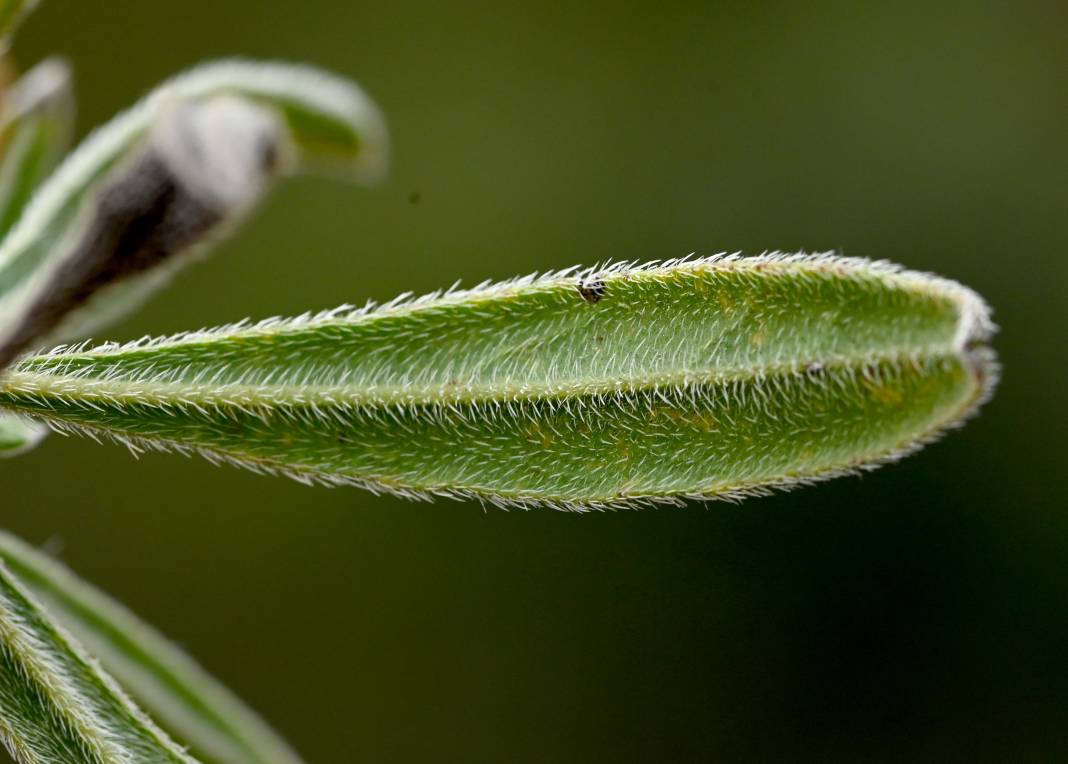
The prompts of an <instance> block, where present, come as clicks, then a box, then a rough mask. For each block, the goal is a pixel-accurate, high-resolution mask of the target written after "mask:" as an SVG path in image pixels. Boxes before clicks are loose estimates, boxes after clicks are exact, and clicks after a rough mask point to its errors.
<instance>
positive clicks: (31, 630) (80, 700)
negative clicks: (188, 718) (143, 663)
mask: <svg viewBox="0 0 1068 764" xmlns="http://www.w3.org/2000/svg"><path fill="white" fill-rule="evenodd" d="M0 739H2V740H3V743H4V745H5V746H6V747H7V750H8V752H9V753H10V754H11V755H12V756H13V757H14V758H15V760H16V761H18V762H20V764H105V762H107V764H111V763H112V762H126V763H127V764H133V763H134V762H136V763H137V764H150V763H156V762H158V763H159V764H179V763H181V764H193V762H194V760H193V759H192V758H190V757H189V756H187V755H186V754H185V753H184V752H183V751H182V750H181V748H179V747H178V746H177V745H175V744H174V743H173V742H172V741H171V740H170V739H169V738H167V736H166V735H165V734H164V733H163V732H162V731H161V730H159V729H158V728H157V727H156V726H155V725H153V723H152V722H151V721H150V720H149V719H148V717H146V716H145V715H144V714H143V713H142V712H141V711H140V710H139V709H137V707H136V706H134V705H133V703H132V702H131V701H130V700H129V699H128V698H127V697H126V696H125V695H123V694H122V691H121V690H120V689H119V688H118V686H117V685H116V684H115V682H114V681H113V680H112V679H111V678H110V677H108V676H107V675H106V674H104V673H103V672H102V671H101V670H100V669H99V668H98V667H97V665H96V664H95V663H94V662H93V660H92V659H91V658H89V657H88V656H87V655H86V654H85V652H84V651H83V650H82V648H81V647H80V646H78V645H77V644H76V643H75V642H74V641H73V639H71V637H70V636H69V635H67V634H66V633H65V632H64V631H63V630H62V629H61V628H60V627H59V626H57V625H56V623H55V622H54V621H52V619H51V618H50V617H49V615H48V614H47V613H46V612H45V611H44V610H43V609H42V608H41V607H40V606H39V605H38V604H37V602H36V601H35V600H34V599H33V598H32V597H31V596H30V595H29V594H28V593H27V592H26V591H25V590H24V589H23V588H22V586H21V584H19V583H18V582H16V581H15V579H14V578H13V577H12V576H11V575H10V574H9V573H8V572H7V571H6V570H5V569H4V568H3V567H2V566H0Z"/></svg>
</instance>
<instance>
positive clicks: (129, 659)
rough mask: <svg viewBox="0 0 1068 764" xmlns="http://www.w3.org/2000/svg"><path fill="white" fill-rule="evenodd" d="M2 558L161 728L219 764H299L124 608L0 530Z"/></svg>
mask: <svg viewBox="0 0 1068 764" xmlns="http://www.w3.org/2000/svg"><path fill="white" fill-rule="evenodd" d="M0 559H3V562H4V563H5V564H6V565H7V567H8V569H9V570H10V571H11V572H12V573H14V574H15V575H16V576H17V577H18V579H19V581H21V582H22V583H23V584H25V585H26V586H27V587H29V589H30V590H31V591H32V592H33V593H34V594H35V595H36V596H37V597H38V598H39V599H40V600H41V602H42V603H43V604H44V606H45V607H46V608H47V609H48V611H49V612H50V613H51V614H52V615H53V616H54V617H55V618H57V619H58V620H59V622H60V623H62V624H63V626H64V627H66V628H67V629H69V630H70V631H71V632H72V633H73V634H74V635H75V636H76V637H77V638H78V639H79V640H80V641H81V643H82V644H83V645H85V646H86V647H87V648H88V649H89V650H90V651H91V652H92V654H93V655H94V656H95V657H96V658H97V659H98V660H100V661H101V663H102V664H103V666H104V667H105V669H107V670H108V671H109V672H111V673H112V674H113V675H114V676H115V677H116V678H117V679H118V680H119V681H120V682H122V685H123V687H125V688H126V689H127V690H129V691H130V692H131V693H132V694H133V695H134V697H136V698H137V699H138V701H139V702H140V703H142V704H143V705H144V707H145V708H146V709H147V710H148V711H149V712H150V713H152V715H153V716H154V717H155V718H156V719H158V720H159V721H160V722H161V723H162V724H163V725H164V726H166V727H168V728H169V729H170V730H171V731H172V732H175V733H177V734H178V735H179V737H180V738H181V739H182V741H183V742H186V743H189V744H190V745H192V746H193V747H194V748H195V749H197V750H198V751H200V752H202V753H203V754H205V756H206V760H207V761H213V762H220V763H222V764H300V761H301V760H300V758H299V757H298V756H297V755H296V754H295V753H294V752H293V751H292V749H291V748H290V747H289V746H288V745H287V744H286V743H285V741H283V740H282V739H281V738H279V737H278V735H277V734H275V733H274V732H273V731H272V730H271V729H270V728H269V727H268V726H267V725H266V724H265V723H264V722H263V721H262V720H261V719H260V718H259V717H258V716H257V715H256V714H255V712H253V711H252V710H251V709H250V708H248V707H247V706H246V705H245V704H244V703H242V702H241V700H239V699H238V698H237V697H236V696H234V694H233V693H231V692H230V691H229V690H228V689H227V688H226V687H224V686H222V685H221V684H220V683H219V682H218V681H217V680H215V679H214V678H212V677H211V676H210V675H209V674H208V673H207V672H205V671H204V669H203V668H201V667H200V666H199V665H197V663H196V662H195V661H193V659H192V658H190V657H189V656H188V655H186V654H185V653H184V652H182V651H181V650H180V649H179V648H178V647H177V646H175V645H174V644H173V643H172V642H170V641H169V640H167V639H166V638H165V637H164V636H163V635H161V634H160V633H159V632H157V631H156V630H155V629H154V628H153V627H152V626H150V625H148V624H147V623H145V622H144V621H142V620H141V619H140V618H138V617H137V616H136V615H135V614H134V613H132V612H130V610H129V609H127V608H126V607H124V606H123V605H122V604H120V603H118V602H116V601H115V600H114V599H112V598H111V597H109V596H108V595H106V594H104V593H103V592H101V591H100V590H99V589H97V588H95V587H94V586H92V585H90V584H88V583H86V582H85V581H83V580H82V579H80V578H79V577H78V576H77V575H75V573H74V572H73V571H71V570H70V569H69V568H67V567H66V566H64V565H62V564H61V563H59V562H57V561H56V560H54V559H52V558H51V557H50V556H48V555H47V554H45V553H43V552H41V551H38V550H37V549H34V548H33V547H31V546H30V545H28V544H26V543H25V542H23V541H22V540H20V539H18V538H16V537H14V536H12V535H11V534H8V533H5V532H2V531H0Z"/></svg>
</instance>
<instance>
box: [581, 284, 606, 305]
mask: <svg viewBox="0 0 1068 764" xmlns="http://www.w3.org/2000/svg"><path fill="white" fill-rule="evenodd" d="M605 289H606V287H605V283H604V281H603V280H601V279H599V278H589V279H581V280H579V285H578V291H579V294H580V295H582V299H583V300H585V301H586V302H600V300H601V298H602V297H604V293H605Z"/></svg>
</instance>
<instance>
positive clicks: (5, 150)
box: [0, 58, 74, 236]
mask: <svg viewBox="0 0 1068 764" xmlns="http://www.w3.org/2000/svg"><path fill="white" fill-rule="evenodd" d="M73 121H74V96H73V92H72V90H71V76H70V67H68V66H67V64H66V62H65V61H63V60H61V59H58V58H50V59H47V60H46V61H43V62H41V63H40V64H38V65H37V66H35V67H34V68H33V69H31V70H30V71H28V72H27V73H26V74H24V75H23V76H22V77H21V78H19V80H18V82H16V83H15V85H14V87H12V88H11V89H10V90H8V91H7V92H5V93H4V94H3V100H2V104H0V152H2V154H0V236H4V235H6V234H7V232H8V231H9V230H11V227H12V226H13V225H14V223H15V221H16V220H17V219H18V218H19V216H20V215H21V214H22V211H23V209H24V208H25V207H26V203H27V202H28V201H29V200H30V196H31V195H32V194H33V192H34V191H35V190H36V189H37V187H38V186H39V185H41V182H42V181H43V180H44V179H45V178H46V177H47V176H48V174H49V173H50V172H52V170H53V168H54V167H55V166H56V163H57V162H58V161H59V159H60V157H61V156H62V155H63V152H64V151H66V150H67V146H68V144H69V142H70V137H71V132H72V128H73Z"/></svg>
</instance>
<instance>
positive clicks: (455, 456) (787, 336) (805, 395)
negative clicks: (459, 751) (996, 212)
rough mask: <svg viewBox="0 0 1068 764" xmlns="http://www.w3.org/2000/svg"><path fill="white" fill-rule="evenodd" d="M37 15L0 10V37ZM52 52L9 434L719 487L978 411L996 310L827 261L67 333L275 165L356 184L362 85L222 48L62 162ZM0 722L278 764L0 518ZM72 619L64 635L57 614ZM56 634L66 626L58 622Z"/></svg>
mask: <svg viewBox="0 0 1068 764" xmlns="http://www.w3.org/2000/svg"><path fill="white" fill-rule="evenodd" d="M23 5H27V4H24V3H4V2H2V0H0V28H2V29H10V27H11V26H12V25H13V23H14V19H16V18H17V17H18V16H19V15H20V14H21V11H22V6H23ZM70 99H71V96H70V89H69V87H68V75H67V71H66V68H65V65H63V64H62V63H61V62H56V61H49V62H45V63H44V64H42V65H40V66H39V67H38V68H37V69H35V70H33V71H31V72H30V73H28V74H27V75H26V76H25V77H24V78H23V80H21V81H20V82H19V83H18V84H17V85H16V86H15V87H14V88H13V89H11V90H9V91H8V92H7V93H6V94H5V95H4V103H3V111H2V112H0V120H2V121H0V145H2V148H3V150H4V154H3V159H2V165H0V235H2V236H3V238H2V241H0V369H3V371H2V373H0V409H3V410H4V411H3V412H2V413H0V452H3V453H7V454H9V455H14V454H16V453H20V452H22V451H24V450H27V449H29V448H32V447H33V446H34V445H36V444H37V443H38V442H39V441H40V440H41V438H42V437H43V436H44V434H45V433H46V432H47V429H48V428H52V429H56V430H60V431H65V432H75V433H84V434H88V435H90V436H92V437H96V438H107V439H113V440H116V441H119V442H122V443H124V444H126V445H127V446H129V447H130V448H131V449H133V450H135V451H137V450H141V449H159V450H175V451H179V452H183V453H195V454H201V455H203V456H205V457H207V458H209V459H211V460H213V461H217V462H228V463H233V464H236V465H239V466H243V467H247V468H249V469H253V470H256V471H260V472H267V473H278V474H283V475H288V476H290V477H293V478H296V479H299V480H302V481H305V482H312V483H325V484H353V485H358V486H362V487H364V488H367V489H370V490H372V491H388V492H392V493H397V494H400V495H404V496H408V497H412V498H427V497H431V496H435V495H438V496H454V497H473V498H477V499H479V500H481V501H484V502H488V503H492V504H498V505H501V506H520V507H534V506H551V507H559V508H563V509H573V510H584V509H607V508H615V507H628V506H636V505H642V504H652V503H679V502H681V501H683V500H684V499H686V498H698V499H708V498H726V499H735V498H739V497H743V496H747V495H752V494H760V493H765V492H767V491H768V490H770V489H773V488H776V487H780V488H787V487H791V486H794V485H797V484H802V483H807V482H812V481H816V480H821V479H824V478H828V477H832V476H835V475H839V474H842V473H846V472H851V471H856V470H860V469H867V468H869V467H872V466H875V465H878V464H880V463H882V462H885V461H887V460H892V459H895V458H897V457H899V456H901V455H903V454H905V453H908V452H910V451H911V450H914V449H915V448H918V447H919V446H921V445H922V444H923V443H926V442H928V441H929V440H931V439H932V438H934V437H937V435H938V434H939V433H941V432H943V431H944V430H945V429H946V428H947V427H950V426H953V425H954V424H956V423H959V422H961V421H963V419H964V418H965V417H966V416H967V415H968V414H970V413H971V412H973V411H975V410H976V409H977V407H978V405H979V404H980V403H981V401H982V400H983V399H985V398H986V397H987V396H988V395H989V394H990V393H991V391H992V389H993V386H994V383H995V377H996V371H997V367H996V363H995V361H994V358H993V354H992V352H991V351H990V350H989V348H988V347H987V346H986V341H987V339H988V338H989V336H990V334H991V332H992V325H991V323H990V319H989V315H988V309H987V308H986V306H985V304H984V303H983V301H982V300H981V299H980V298H979V297H978V296H977V295H976V294H975V293H974V292H972V291H970V290H968V289H967V288H965V287H962V286H960V285H959V284H956V283H954V282H952V281H948V280H946V279H941V278H938V277H934V276H930V275H926V274H920V273H915V272H911V271H905V270H901V269H899V268H897V267H896V266H892V265H888V264H884V263H871V262H868V261H864V260H859V259H851V258H843V257H837V256H832V255H781V254H769V255H763V256H760V257H755V258H740V257H736V256H718V257H711V258H696V259H682V260H678V261H670V262H663V263H652V264H646V265H634V264H628V263H613V264H605V265H601V266H595V267H593V268H589V269H585V270H579V269H570V270H565V271H559V272H554V273H547V274H544V275H541V276H530V277H525V278H519V279H515V280H513V281H509V282H505V283H501V284H482V285H480V286H478V287H475V288H473V289H470V290H458V289H453V290H449V291H447V292H442V293H437V294H433V295H429V296H426V297H419V298H412V297H408V296H404V297H402V298H398V299H397V300H395V301H393V302H391V303H389V304H387V305H383V306H367V307H364V308H359V309H357V308H353V307H351V306H344V307H342V308H338V309H335V310H331V311H326V312H323V313H318V314H307V315H305V316H302V317H300V318H297V319H289V320H282V319H271V320H268V321H264V322H261V323H257V324H250V323H240V324H235V325H233V326H229V327H223V328H220V329H215V330H210V331H202V332H192V333H188V334H184V335H180V336H177V337H171V338H163V339H148V340H142V341H139V342H135V343H130V344H126V345H116V344H105V345H99V346H96V347H88V346H86V345H74V346H70V345H67V346H63V345H61V346H59V347H57V348H56V349H55V350H52V351H49V352H44V353H37V352H33V350H34V348H37V347H42V346H47V345H52V344H56V343H59V342H64V341H69V340H76V339H79V338H81V337H84V336H86V335H87V334H88V333H89V332H90V331H92V330H94V329H96V328H99V327H100V326H102V325H104V324H105V323H107V322H108V321H110V320H113V319H114V318H116V317H117V316H119V315H122V314H123V313H125V312H126V311H128V310H129V309H131V308H132V307H133V306H135V305H136V304H137V303H139V302H140V301H142V300H143V299H145V298H146V297H147V295H149V294H150V293H151V292H152V291H153V290H155V289H157V288H159V287H160V286H161V285H162V284H163V283H164V282H166V281H167V279H168V278H169V276H171V275H172V274H173V273H174V272H175V271H176V270H177V269H178V268H180V267H181V266H182V265H184V264H185V263H187V262H189V261H190V260H191V259H192V258H194V257H195V256H196V255H198V254H201V253H203V252H204V251H205V249H206V248H207V247H208V246H210V245H211V244H212V243H213V242H215V241H216V240H217V239H218V237H219V236H221V235H223V234H225V233H227V232H228V231H230V230H232V229H233V228H234V227H235V226H236V225H237V224H238V223H240V222H241V221H242V220H243V219H244V217H245V216H246V215H247V214H248V212H249V211H250V210H251V209H252V207H253V206H254V205H255V204H256V202H257V201H258V200H260V199H261V198H262V196H263V195H264V194H265V193H266V192H267V191H268V190H269V188H270V186H271V185H272V183H273V182H274V181H275V180H276V179H277V178H279V177H281V176H282V175H285V174H287V173H289V172H293V171H296V170H300V169H305V168H308V169H326V170H329V171H332V172H335V173H344V174H347V175H349V176H351V177H353V178H355V179H357V180H364V181H370V180H374V179H375V178H376V177H378V176H379V175H380V174H381V173H382V171H383V170H384V166H385V160H386V154H387V152H386V132H385V128H384V123H383V121H382V119H381V117H380V116H379V114H378V111H377V109H376V108H375V106H374V105H373V104H372V103H371V101H370V100H368V99H367V98H366V97H365V96H364V95H363V94H362V93H361V92H360V91H359V90H358V89H357V88H356V87H355V86H354V85H352V84H351V83H349V82H347V81H344V80H341V79H339V78H337V77H334V76H331V75H327V74H325V73H322V72H319V71H316V70H313V69H310V68H307V67H295V66H290V65H284V64H277V63H271V64H262V63H251V62H238V61H230V62H222V63H217V64H208V65H204V66H201V67H199V68H197V69H195V70H193V71H191V72H189V73H188V74H185V75H182V76H180V77H177V78H175V79H174V80H171V81H170V82H168V83H165V84H164V85H163V86H161V87H160V88H159V89H158V90H156V91H155V92H153V93H152V94H150V95H149V96H148V97H146V98H145V99H144V100H142V101H141V102H140V103H139V104H138V105H136V106H135V107H133V108H132V109H131V110H130V111H128V112H126V113H124V114H122V115H120V116H119V117H118V118H116V119H115V120H114V121H113V122H112V123H110V124H109V125H108V126H106V127H105V128H103V129H101V130H99V131H97V132H96V133H94V134H93V135H92V136H91V137H90V138H89V139H88V140H87V141H86V142H85V143H84V144H83V145H82V146H81V147H80V148H79V149H77V150H76V151H75V152H74V153H72V154H71V155H70V156H69V157H68V158H67V159H66V160H65V161H64V162H63V163H62V164H61V165H60V166H59V167H58V169H55V171H54V172H52V169H53V166H54V164H55V162H56V161H57V160H58V158H59V156H60V155H61V153H62V151H63V149H64V147H65V142H66V140H67V139H68V137H69V133H70V113H71V109H70ZM0 558H2V559H3V560H4V562H5V569H3V570H0V736H2V737H3V739H4V741H5V742H6V744H7V745H8V747H9V749H10V750H11V751H12V753H13V754H14V755H15V756H16V758H18V759H19V760H20V761H24V762H72V761H73V762H110V761H120V762H122V761H130V762H141V761H190V760H191V759H190V757H189V755H188V754H186V753H185V752H184V750H183V749H182V748H180V747H179V746H177V745H176V744H175V743H174V742H173V741H172V740H171V739H170V738H169V737H168V735H167V734H166V733H164V732H163V731H162V730H161V729H159V728H157V727H156V726H155V724H154V723H153V722H152V721H151V720H150V719H149V718H148V717H147V716H146V715H145V714H144V713H142V712H141V711H140V710H139V709H138V708H137V707H136V706H135V705H134V704H133V701H131V700H130V699H128V698H127V697H126V696H125V694H124V692H123V691H122V690H120V689H119V686H118V685H117V684H116V682H115V681H114V680H112V679H111V678H110V677H109V676H108V675H107V674H105V673H104V670H103V669H101V668H100V667H99V666H97V664H96V663H95V662H94V660H93V659H92V658H90V657H88V655H89V654H88V653H87V652H86V651H85V649H83V648H82V647H81V644H83V643H84V644H85V646H86V647H88V648H89V650H90V651H91V653H92V655H95V656H96V657H97V658H99V660H100V661H101V662H102V665H103V666H104V667H105V668H106V670H107V671H109V672H111V673H113V674H114V675H115V676H116V677H117V678H118V679H119V680H120V681H121V682H122V683H123V686H125V687H126V688H128V689H129V690H130V691H131V692H132V693H133V694H134V696H136V697H137V698H138V700H139V701H140V702H141V703H142V704H143V705H144V706H145V707H146V708H147V710H148V711H149V712H151V713H152V714H153V715H154V716H155V717H156V718H157V719H158V720H159V721H160V723H161V724H163V725H164V726H165V727H166V728H167V729H169V730H170V731H171V732H173V733H176V734H177V735H178V736H180V737H181V739H182V740H183V741H185V742H187V743H189V744H190V745H192V746H193V747H194V749H195V750H196V751H197V753H198V754H199V755H201V756H202V757H203V758H206V759H210V760H216V761H222V762H292V761H297V758H296V756H295V755H294V754H293V752H292V751H291V750H290V749H289V748H288V747H287V746H286V745H285V744H284V743H283V742H282V741H281V740H279V739H278V738H277V737H276V736H275V735H274V734H273V733H271V732H270V731H269V730H268V729H267V728H266V726H265V725H264V724H263V723H262V722H261V721H260V720H259V719H258V718H257V717H256V716H255V714H253V713H252V712H251V711H249V710H248V709H247V708H245V707H244V706H243V705H242V704H241V703H240V702H239V701H238V700H236V699H235V698H234V697H232V696H231V695H230V694H229V693H228V692H227V691H226V690H225V689H224V688H222V687H221V686H219V685H218V684H217V683H216V682H214V680H212V679H210V677H208V676H206V675H205V674H204V672H203V671H202V670H201V669H200V668H198V667H197V666H196V665H195V664H194V663H192V662H191V661H190V660H189V659H188V658H187V657H186V656H184V655H183V654H181V653H180V652H179V651H177V650H176V649H175V648H173V647H172V646H170V645H169V644H168V643H167V642H166V641H165V640H164V639H163V638H161V637H160V636H159V635H157V634H156V633H155V632H154V631H153V630H152V629H151V628H149V627H148V626H146V625H144V624H142V623H140V622H139V621H138V620H137V619H136V618H135V617H134V616H133V615H132V614H130V613H129V612H128V611H126V610H124V609H123V608H122V607H121V606H119V605H118V604H116V603H114V602H112V601H111V600H109V599H108V598H107V597H106V596H104V595H103V594H101V593H99V592H97V591H95V590H94V589H92V588H91V587H89V586H88V585H86V584H84V583H82V582H80V581H78V580H77V579H76V578H75V577H74V575H73V574H72V573H71V572H70V571H68V570H66V569H65V568H62V567H61V566H59V565H58V564H57V563H55V562H54V561H52V560H50V559H48V558H47V557H46V556H44V555H42V554H41V553H39V552H37V551H35V550H33V549H32V548H30V547H28V546H26V545H25V544H23V543H21V542H19V541H18V540H17V539H14V538H12V537H10V536H6V535H0ZM67 630H69V633H68V631H67ZM72 635H73V636H72Z"/></svg>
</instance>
